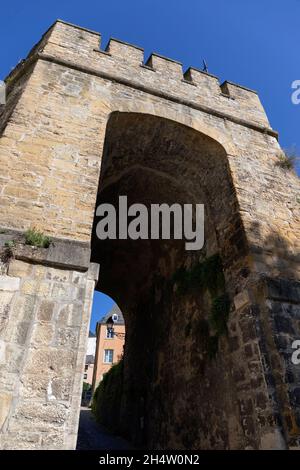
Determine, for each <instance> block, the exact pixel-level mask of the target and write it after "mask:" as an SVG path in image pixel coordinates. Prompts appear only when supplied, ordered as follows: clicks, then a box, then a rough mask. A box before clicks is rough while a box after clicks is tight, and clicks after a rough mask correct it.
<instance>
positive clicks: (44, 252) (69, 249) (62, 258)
mask: <svg viewBox="0 0 300 470" xmlns="http://www.w3.org/2000/svg"><path fill="white" fill-rule="evenodd" d="M22 239H23V232H20V231H14V230H5V233H1V234H0V248H3V247H4V246H5V242H7V241H9V240H15V243H16V244H15V246H14V248H13V251H14V257H15V259H19V260H21V261H27V262H29V263H36V264H37V263H38V264H43V265H46V266H53V267H58V268H67V269H75V270H78V271H87V270H88V269H89V267H90V258H91V249H90V244H89V243H87V242H80V241H73V240H67V239H59V238H51V240H52V242H51V244H50V246H49V248H37V247H32V246H29V245H24V243H22V241H23V240H22ZM95 269H96V268H95ZM93 272H96V271H93Z"/></svg>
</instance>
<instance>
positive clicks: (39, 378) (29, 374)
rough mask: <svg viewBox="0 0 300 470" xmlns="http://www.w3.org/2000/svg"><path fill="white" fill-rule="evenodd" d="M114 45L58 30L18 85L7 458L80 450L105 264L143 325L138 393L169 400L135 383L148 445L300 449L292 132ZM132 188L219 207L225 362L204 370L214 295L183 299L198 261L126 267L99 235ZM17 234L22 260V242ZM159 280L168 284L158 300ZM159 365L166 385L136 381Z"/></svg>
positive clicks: (132, 350)
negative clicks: (287, 136)
mask: <svg viewBox="0 0 300 470" xmlns="http://www.w3.org/2000/svg"><path fill="white" fill-rule="evenodd" d="M100 40H101V36H100V34H99V33H96V32H93V31H90V30H87V29H85V28H81V27H79V26H75V25H72V24H69V23H66V22H64V21H61V20H58V21H56V22H55V23H54V24H53V25H52V26H51V27H50V28H49V30H48V31H47V32H46V33H45V34H44V35H43V37H42V39H41V40H40V41H39V42H38V44H37V45H36V46H35V47H34V48H33V49H32V50H31V51H30V53H29V55H28V56H27V58H26V59H25V60H24V61H22V62H21V63H20V64H19V65H18V66H17V67H16V68H15V69H14V70H13V71H12V72H11V73H10V74H9V75H8V77H7V79H6V84H7V102H6V105H5V106H2V107H1V108H0V165H1V174H0V220H1V234H0V242H1V243H0V244H1V253H2V255H1V256H2V268H1V276H0V446H1V448H4V449H11V448H22V449H40V448H41V449H52V448H53V449H71V448H74V447H75V443H76V433H77V426H78V413H79V405H80V393H81V381H82V373H83V367H84V356H85V347H86V341H87V335H88V324H89V315H90V310H91V303H92V298H93V290H94V287H95V285H96V282H97V281H96V279H97V267H96V266H95V265H94V264H93V263H91V259H92V260H93V261H95V264H98V263H100V262H101V263H102V260H103V261H104V262H103V267H104V268H103V270H102V271H101V277H100V284H97V288H101V286H102V285H103V286H108V285H109V286H110V292H108V293H111V295H112V296H114V298H115V299H116V300H117V301H120V305H119V306H120V308H121V309H122V311H124V316H125V321H126V322H127V324H128V325H129V329H128V339H127V342H126V350H125V358H124V370H125V381H126V380H127V385H130V386H133V384H134V380H135V381H136V383H137V384H141V383H143V385H145V390H151V391H152V392H153V393H152V396H151V397H150V398H149V397H148V398H149V400H148V402H147V401H146V398H145V397H142V396H140V395H141V393H140V392H139V393H140V395H139V394H138V392H137V389H136V388H135V389H134V390H133V395H132V396H133V397H134V396H135V395H134V393H135V394H137V395H136V396H135V400H133V398H132V397H131V398H130V396H124V400H123V401H124V403H126V404H127V405H128V406H127V408H126V409H124V410H123V411H124V413H123V415H124V417H129V418H130V416H133V415H131V414H130V411H132V412H133V413H136V416H137V423H140V422H141V421H140V416H139V415H138V413H140V412H141V407H142V405H141V403H143V406H144V407H145V410H143V413H144V415H143V422H145V423H146V428H145V439H146V441H147V442H146V445H148V446H152V447H154V448H157V446H158V445H161V446H162V447H165V448H172V446H175V447H176V448H231V449H244V448H254V449H256V448H257V449H258V448H299V445H300V444H299V443H300V403H299V371H298V369H297V366H296V365H291V363H290V355H291V342H292V341H293V340H294V339H299V337H300V323H299V295H298V292H299V271H300V267H299V266H300V265H299V260H300V257H299V238H300V237H299V235H300V224H299V219H300V217H299V179H298V178H297V176H296V175H295V174H294V173H293V172H287V171H285V170H284V169H283V168H280V166H278V165H277V162H278V152H280V146H279V144H278V140H277V138H278V135H277V132H276V131H274V130H273V129H272V128H271V125H270V123H269V121H268V118H267V116H266V113H265V111H264V109H263V106H262V104H261V102H260V100H259V97H258V95H257V93H256V92H254V91H253V90H250V89H248V88H246V87H243V86H240V85H237V84H234V83H232V82H230V81H226V82H224V83H223V84H220V83H219V80H218V78H217V77H215V76H213V75H211V74H208V73H205V72H203V71H201V70H197V69H196V68H193V67H190V68H189V69H188V70H186V71H185V72H184V73H183V71H182V67H181V64H180V63H179V62H177V61H175V60H172V59H169V58H166V57H162V56H161V55H159V54H156V53H153V54H151V56H150V57H149V58H145V57H144V53H143V50H142V49H141V48H139V47H136V46H133V45H130V44H127V43H125V42H122V41H119V40H117V39H111V40H110V41H109V43H108V45H107V47H106V50H103V49H101V48H100V42H101V41H100ZM99 181H100V183H99ZM122 191H124V192H122ZM126 191H128V192H129V193H130V194H131V195H133V196H137V195H138V196H140V195H141V196H142V198H144V200H146V201H147V202H148V201H150V199H151V198H152V200H155V201H156V202H164V201H165V200H168V199H170V198H173V199H174V197H175V196H178V197H179V198H182V200H183V202H192V201H191V200H190V199H189V200H186V198H187V195H188V197H189V198H190V197H191V198H192V200H196V201H197V202H198V203H204V204H205V206H206V210H207V214H206V220H207V234H206V236H207V244H206V247H205V248H206V255H207V256H211V255H214V254H215V253H219V255H220V258H221V260H222V265H223V268H224V276H225V283H226V292H227V293H228V295H229V297H230V300H231V305H232V308H231V311H230V316H229V319H228V335H227V336H224V337H222V340H221V341H220V350H219V352H218V353H217V360H216V361H215V362H213V363H212V362H208V361H206V362H205V361H204V360H203V350H202V349H203V344H202V343H201V334H202V333H203V332H202V333H201V331H200V330H201V328H200V330H199V328H198V327H199V325H200V326H201V325H202V326H203V320H205V315H206V313H207V314H208V313H209V309H210V307H209V302H208V300H207V298H206V297H205V295H202V294H201V295H199V296H198V297H196V299H195V298H189V297H183V298H180V299H179V298H178V297H176V295H175V294H176V292H173V295H172V298H171V300H168V302H167V300H166V299H169V298H168V295H169V293H170V289H169V287H168V286H169V283H168V282H169V281H170V279H172V275H173V274H174V271H176V270H177V269H179V268H180V267H181V266H182V265H184V266H188V265H189V263H192V262H194V261H195V260H191V259H188V258H187V257H186V256H185V255H182V254H181V255H180V256H179V254H178V253H179V252H177V251H176V249H175V248H174V250H173V248H172V249H171V248H170V249H169V250H167V251H164V248H163V247H162V248H161V251H157V250H156V249H155V250H153V252H151V253H152V255H153V256H152V257H151V256H150V251H149V252H148V251H147V250H142V252H141V253H140V252H139V251H138V250H137V251H134V250H133V248H131V246H129V245H128V246H126V249H124V251H123V252H122V253H121V254H122V256H118V253H119V252H118V251H117V249H115V248H107V247H106V246H105V247H104V246H103V245H100V246H99V245H98V242H97V240H95V239H94V237H93V235H92V233H93V222H94V212H95V204H96V201H99V200H101V197H102V196H103V194H104V195H105V196H106V197H107V198H108V199H111V200H114V197H115V196H117V195H118V194H126ZM158 197H160V198H161V201H160V200H159V201H158V200H157V198H158ZM137 202H140V201H137ZM141 202H142V201H141ZM170 202H176V201H175V200H171V201H170ZM32 226H35V227H37V228H38V229H39V230H41V231H42V232H43V233H45V234H46V235H49V236H50V237H51V238H52V244H51V245H50V247H49V248H48V249H37V248H32V247H28V246H25V245H24V243H22V237H23V233H24V231H25V230H27V229H28V228H29V227H32ZM13 239H15V240H17V242H16V244H15V246H14V247H13V250H12V251H13V256H7V255H8V252H7V247H5V242H7V241H11V240H13ZM138 255H140V256H138ZM147 256H148V258H149V259H148V258H147ZM199 256H200V255H199ZM201 256H202V255H201ZM203 256H204V254H203ZM107 260H108V261H107ZM124 260H125V261H124ZM132 260H135V262H134V270H131V271H130V270H129V269H128V266H129V264H130V263H132ZM197 261H199V260H197ZM147 266H151V269H152V271H151V272H150V271H149V272H146V271H145V270H146V268H147ZM136 273H138V275H137V274H136ZM154 273H155V275H158V273H159V274H160V276H161V283H160V284H161V286H167V287H166V288H165V289H163V288H162V287H161V286H159V289H158V290H159V293H157V286H156V285H155V283H154V279H153V274H154ZM143 275H144V278H143V277H142V276H143ZM141 279H145V282H144V283H142V282H141ZM167 281H168V282H167ZM155 289H156V290H155ZM153 292H155V296H154V294H153ZM153 296H154V297H155V298H154V297H153ZM146 299H148V300H147V304H146V305H145V302H146ZM128 312H129V313H128ZM130 312H131V313H130ZM145 312H148V313H149V316H148V317H147V318H146V317H145V315H146V314H145ZM155 313H157V317H155V318H154V317H152V316H153V315H154V314H155ZM134 315H135V316H134ZM140 315H144V317H143V318H144V319H145V324H147V325H149V329H148V330H147V334H144V336H143V344H142V345H141V343H140V342H139V338H138V337H136V336H135V335H134V331H136V330H135V328H136V325H138V326H140V323H139V322H137V319H138V318H142V317H141V316H140ZM151 315H152V316H151ZM149 318H152V320H153V321H152V322H150V321H149ZM155 324H157V325H158V329H157V330H155V331H152V330H151V328H153V325H155ZM142 326H143V325H142ZM126 327H127V326H126ZM151 331H152V333H151ZM166 331H167V332H168V333H169V332H170V331H171V333H172V334H170V335H169V336H168V337H169V339H170V342H169V343H168V342H165V341H164V336H163V335H164V334H166V333H163V332H166ZM185 331H186V332H187V334H186V336H184V332H185ZM189 331H191V333H188V332H189ZM199 331H200V333H201V334H200V333H199ZM150 333H151V335H152V336H151V335H150ZM151 338H152V339H153V341H152V343H151V341H150V340H151ZM171 339H172V341H171ZM202 339H203V338H202ZM204 339H205V338H204ZM206 340H207V338H206ZM200 343H201V344H200ZM154 344H155V345H156V347H155V348H154V347H153V345H154ZM151 348H152V349H151ZM172 348H174V349H172ZM147 351H152V353H151V354H152V355H151V357H149V354H148V356H147V355H146V352H147ZM178 351H181V352H182V354H179V352H178ZM136 357H139V360H140V361H141V367H140V368H139V369H137V370H136V373H135V372H134V371H135V367H136V366H135V365H134V361H133V360H132V358H136ZM143 361H144V362H143ZM151 361H152V362H151ZM145 364H148V366H147V367H148V368H145ZM145 370H147V371H148V370H151V371H152V372H151V373H152V375H151V377H152V378H153V381H152V382H151V381H150V382H149V380H150V379H149V377H150V375H148V376H143V377H141V376H139V375H137V374H138V373H141V374H143V373H144V371H145ZM171 372H172V374H171ZM170 374H171V375H172V381H171V379H170ZM130 377H131V378H132V377H133V378H134V380H131V379H130ZM143 381H144V382H143ZM147 381H148V382H147ZM199 383H201V390H200V392H199V393H197V394H195V393H193V390H194V389H197V387H198V386H199ZM187 384H189V387H190V388H189V387H188V386H187ZM202 384H204V385H203V386H202ZM205 384H206V385H205ZM207 384H209V386H208V385H207ZM193 387H194V388H193ZM205 387H206V388H205ZM129 388H130V387H129ZM212 390H217V391H218V394H219V395H218V396H221V397H222V400H223V402H222V407H221V406H218V396H217V395H216V394H214V392H212ZM171 392H172V393H174V400H172V402H168V400H166V397H167V396H168V393H171ZM191 400H194V402H193V407H192V409H193V415H191V414H189V413H187V410H189V409H190V408H191V406H190V404H191ZM146 403H147V406H146ZM160 403H164V408H162V407H161V408H160V407H159V406H160V405H159V404H160ZM203 403H206V406H205V407H204V408H205V410H204V409H203V406H202V405H203ZM137 404H138V406H139V409H137V408H134V407H135V406H137ZM151 406H152V408H151ZM221 408H222V409H221ZM207 410H208V411H207ZM155 416H156V417H157V419H154V418H155ZM129 418H128V419H127V421H126V423H127V425H126V423H125V421H124V422H123V426H124V432H125V431H126V432H128V433H129V434H130V436H129V437H132V438H133V439H134V438H135V436H139V435H141V432H140V429H139V428H138V426H139V424H136V425H135V424H134V421H133V420H130V419H129ZM128 423H130V426H131V428H130V429H128ZM126 426H127V428H126ZM135 426H136V427H135ZM150 430H151V434H150V435H148V436H147V435H146V431H147V432H149V433H150Z"/></svg>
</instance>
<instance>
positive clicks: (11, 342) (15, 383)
mask: <svg viewBox="0 0 300 470" xmlns="http://www.w3.org/2000/svg"><path fill="white" fill-rule="evenodd" d="M2 249H3V248H2ZM47 251H48V250H46V249H34V248H31V247H27V249H26V253H27V257H30V258H31V261H29V260H28V259H27V260H26V261H25V260H24V247H23V246H22V245H20V246H17V247H16V249H15V254H14V258H13V259H12V260H11V261H10V262H9V264H8V265H7V266H6V267H5V272H4V273H3V275H2V276H0V302H1V315H0V331H1V341H0V370H1V381H0V387H1V392H0V427H1V433H0V446H1V448H3V449H36V448H39V449H61V448H67V449H70V448H71V449H72V448H74V447H75V446H76V440H77V427H78V419H79V406H80V399H81V387H82V371H83V367H84V361H85V353H86V338H87V334H88V330H89V320H90V311H91V302H92V297H93V291H94V287H95V281H96V278H95V275H97V269H95V268H96V266H94V265H91V268H90V269H89V270H86V269H85V271H82V268H83V269H84V266H83V267H81V268H80V267H79V266H78V267H77V269H72V268H71V267H66V266H67V264H66V263H69V265H70V264H71V260H70V256H69V254H68V253H66V252H65V260H63V259H62V257H61V261H60V264H58V263H53V262H52V263H51V264H50V265H49V261H47V259H46V256H45V255H46V253H47ZM54 251H55V250H54ZM30 252H31V256H30ZM33 252H34V253H33ZM47 254H48V253H47ZM37 257H38V259H39V263H36V262H35V260H34V258H35V259H36V258H37ZM20 258H22V259H23V260H21V259H20ZM63 261H65V262H66V263H64V262H63ZM77 261H78V260H76V258H74V259H73V263H74V264H75V263H76V262H77Z"/></svg>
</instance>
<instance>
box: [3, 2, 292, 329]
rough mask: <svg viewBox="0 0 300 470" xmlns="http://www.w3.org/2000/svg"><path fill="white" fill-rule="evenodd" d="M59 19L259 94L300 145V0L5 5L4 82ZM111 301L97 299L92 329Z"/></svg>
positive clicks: (286, 141)
mask: <svg viewBox="0 0 300 470" xmlns="http://www.w3.org/2000/svg"><path fill="white" fill-rule="evenodd" d="M57 18H61V19H64V20H66V21H69V22H71V23H76V24H79V25H81V26H84V27H87V28H90V29H94V30H96V31H99V32H101V33H102V44H103V47H104V46H105V45H106V43H107V41H108V39H109V37H110V36H112V37H116V38H119V39H122V40H124V41H126V42H131V43H133V44H136V45H139V46H141V47H143V48H144V49H145V54H146V56H148V55H149V54H150V53H151V52H152V51H154V52H158V53H160V54H162V55H165V56H168V57H171V58H173V59H177V60H179V61H181V62H182V63H183V67H184V69H185V68H187V67H188V66H190V65H191V66H194V67H201V66H202V60H203V58H205V60H206V62H207V64H208V68H209V71H210V72H211V73H213V74H214V75H217V76H219V78H220V81H221V82H223V81H224V80H230V81H233V82H236V83H239V84H241V85H245V86H247V87H249V88H253V89H255V90H257V91H258V92H259V95H260V98H261V100H262V103H263V105H264V107H265V109H266V111H267V114H268V116H269V119H270V122H271V125H272V127H273V128H274V129H276V130H278V131H279V134H280V143H281V145H282V146H283V147H291V146H295V147H297V148H298V149H299V148H300V133H299V121H300V105H297V106H296V105H293V104H292V102H291V92H292V90H291V83H292V82H293V81H294V80H297V79H298V80H300V61H299V51H298V48H299V44H300V27H299V21H300V0H289V1H288V2H283V1H281V2H280V1H278V0H277V1H276V0H275V1H274V0H226V1H225V0H205V1H204V0H105V1H104V0H84V1H79V0H72V1H71V0H51V2H41V1H38V0H27V1H24V0H23V1H20V0H15V1H14V2H7V3H4V2H2V4H1V17H0V41H1V42H0V44H1V48H0V49H1V50H0V79H3V78H4V77H5V76H6V75H7V73H8V72H9V71H10V70H11V68H13V67H14V66H15V65H16V63H17V62H18V61H19V60H20V59H22V58H24V57H25V56H26V54H27V52H28V51H29V50H30V49H31V47H32V46H33V44H35V43H36V42H37V41H38V40H39V38H40V37H41V35H42V34H43V33H44V32H45V30H46V29H47V28H48V27H49V26H50V25H51V23H53V22H54V21H55V19H57ZM110 307H111V302H108V300H107V298H103V297H101V296H100V295H99V294H98V295H96V300H95V302H94V308H93V316H92V329H93V327H94V324H95V321H96V319H98V318H99V317H101V316H102V315H103V314H104V313H105V312H106V311H107V309H108V308H110Z"/></svg>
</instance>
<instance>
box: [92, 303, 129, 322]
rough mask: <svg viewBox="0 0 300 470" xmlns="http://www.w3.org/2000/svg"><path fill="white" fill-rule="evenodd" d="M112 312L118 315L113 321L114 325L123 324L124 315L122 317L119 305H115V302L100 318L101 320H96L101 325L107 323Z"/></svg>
mask: <svg viewBox="0 0 300 470" xmlns="http://www.w3.org/2000/svg"><path fill="white" fill-rule="evenodd" d="M114 314H116V315H118V320H117V321H115V322H114V323H115V325H124V323H125V322H124V317H123V314H122V312H121V310H120V309H119V307H118V306H117V304H115V305H114V306H113V308H112V309H111V310H109V312H107V314H106V315H104V317H103V318H101V320H100V321H99V322H98V323H100V324H101V325H105V324H106V323H107V320H108V319H109V318H110V317H112V316H113V315H114Z"/></svg>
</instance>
